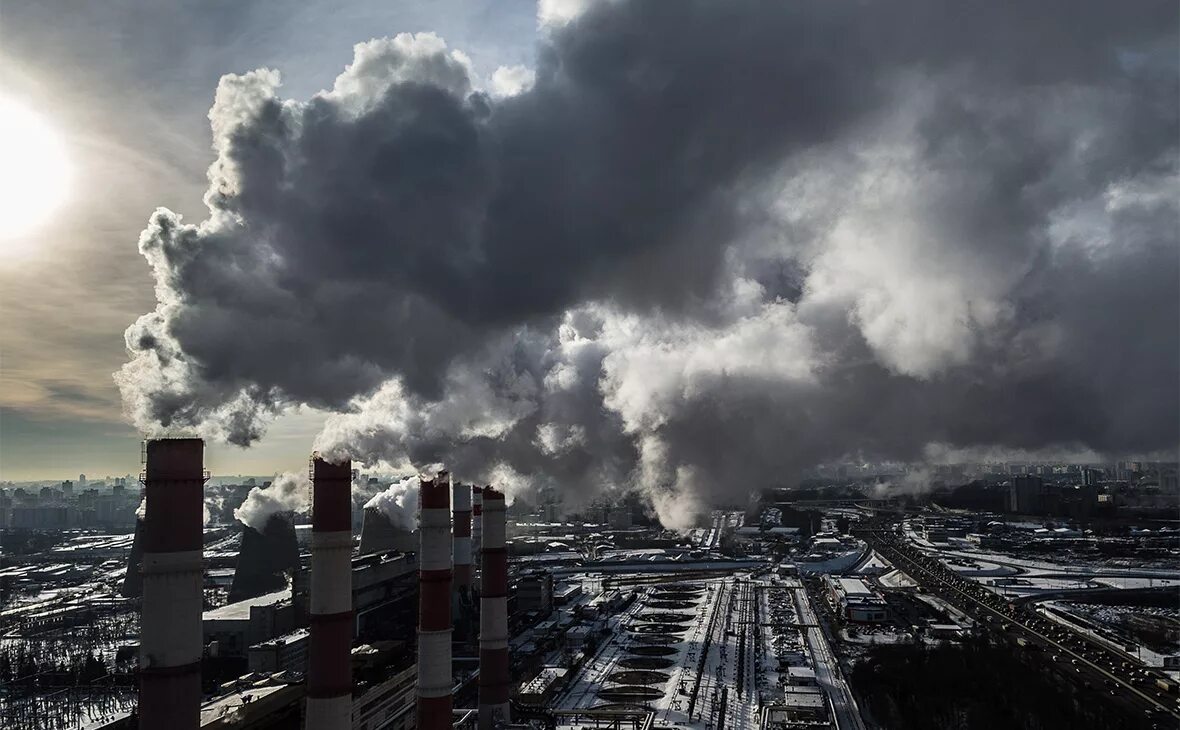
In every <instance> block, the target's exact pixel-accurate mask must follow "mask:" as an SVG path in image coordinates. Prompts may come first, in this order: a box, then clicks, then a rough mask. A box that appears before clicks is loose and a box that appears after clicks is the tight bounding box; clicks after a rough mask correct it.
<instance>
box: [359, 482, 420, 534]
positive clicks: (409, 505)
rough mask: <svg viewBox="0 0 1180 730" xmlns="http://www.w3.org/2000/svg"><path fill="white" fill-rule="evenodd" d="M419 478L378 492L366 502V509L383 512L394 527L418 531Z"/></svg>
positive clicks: (395, 483)
mask: <svg viewBox="0 0 1180 730" xmlns="http://www.w3.org/2000/svg"><path fill="white" fill-rule="evenodd" d="M418 487H419V481H418V477H407V478H405V479H403V480H401V481H400V482H394V483H393V484H390V485H389V488H388V489H386V490H385V491H384V492H378V493H377V494H376V495H375V496H374V497H373V498H372V499H370V500H369V501H368V502H365V509H368V508H370V507H373V508H375V509H378V510H381V512H382V513H384V514H385V516H386V517H388V518H389V521H390V522H391V523H392V524H393V526H394V527H400V528H401V529H403V530H408V531H410V532H413V531H414V530H416V529H418Z"/></svg>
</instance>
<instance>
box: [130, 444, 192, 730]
mask: <svg viewBox="0 0 1180 730" xmlns="http://www.w3.org/2000/svg"><path fill="white" fill-rule="evenodd" d="M144 452H145V456H146V464H145V466H144V478H143V485H144V496H145V498H146V499H147V513H146V516H145V518H144V545H143V563H142V567H141V571H142V573H143V603H142V608H141V610H142V612H143V613H142V616H141V617H140V628H139V634H140V636H139V727H141V728H167V730H197V729H198V728H199V727H200V725H201V651H202V643H203V637H202V634H201V611H202V608H203V600H202V593H201V588H202V572H203V570H204V544H203V542H202V540H201V532H202V528H203V527H204V509H203V508H204V496H203V494H202V492H203V490H204V484H205V464H204V455H205V442H204V441H202V440H201V439H196V438H184V439H151V440H149V441H147V442H146V443H145V444H144Z"/></svg>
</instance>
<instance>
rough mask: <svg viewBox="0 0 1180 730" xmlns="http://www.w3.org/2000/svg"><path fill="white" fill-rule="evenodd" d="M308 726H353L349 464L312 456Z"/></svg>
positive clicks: (330, 729)
mask: <svg viewBox="0 0 1180 730" xmlns="http://www.w3.org/2000/svg"><path fill="white" fill-rule="evenodd" d="M311 494H312V504H311V611H310V614H311V636H310V637H309V638H308V651H307V713H306V714H307V725H306V727H307V730H337V729H338V728H348V727H351V726H352V523H351V516H352V462H350V461H347V460H345V461H344V462H343V463H340V464H333V463H331V462H328V461H325V460H323V459H321V458H320V456H319V454H312V456H311Z"/></svg>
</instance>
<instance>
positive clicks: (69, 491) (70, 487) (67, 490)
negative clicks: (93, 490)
mask: <svg viewBox="0 0 1180 730" xmlns="http://www.w3.org/2000/svg"><path fill="white" fill-rule="evenodd" d="M61 493H62V494H64V495H65V496H67V497H72V496H74V483H73V482H71V481H70V480H69V479H67V480H65V481H64V482H62V483H61Z"/></svg>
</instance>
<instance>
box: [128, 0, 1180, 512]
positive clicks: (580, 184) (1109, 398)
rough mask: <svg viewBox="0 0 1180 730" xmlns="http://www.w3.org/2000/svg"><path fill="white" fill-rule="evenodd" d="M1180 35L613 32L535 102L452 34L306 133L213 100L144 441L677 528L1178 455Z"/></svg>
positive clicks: (786, 14) (828, 11)
mask: <svg viewBox="0 0 1180 730" xmlns="http://www.w3.org/2000/svg"><path fill="white" fill-rule="evenodd" d="M545 5H554V4H553V3H546V4H545ZM543 10H544V8H543ZM558 15H559V14H558ZM1176 21H1177V10H1176V8H1175V6H1174V4H1172V3H1164V2H1159V3H1153V2H1143V3H1134V4H1131V5H1130V6H1126V5H1125V4H1124V5H1120V6H1118V7H1115V6H1114V5H1112V4H1106V3H1086V2H1083V3H1077V2H1044V3H1035V4H1019V3H987V4H975V5H971V6H961V5H955V4H948V3H942V2H932V1H931V2H926V1H924V0H911V1H909V2H903V3H883V2H869V3H861V4H851V3H826V2H799V3H776V4H766V3H756V2H752V1H751V2H741V1H738V2H727V3H712V2H699V3H693V2H684V3H659V2H613V1H607V2H600V3H593V4H591V5H590V7H589V8H588V9H586V10H585V12H583V13H582V14H581V15H578V16H576V17H573V18H572V19H571V20H568V22H564V24H555V26H554V27H552V28H550V30H549V31H548V32H547V35H546V39H545V41H544V42H543V43H542V44H541V46H540V48H539V50H538V55H537V67H536V69H535V74H534V80H533V83H532V86H531V87H528V86H527V74H526V73H523V72H520V73H516V72H514V74H513V78H514V79H517V80H516V81H513V83H512V84H508V83H507V82H506V81H504V82H503V83H499V84H498V86H501V87H504V88H507V87H511V89H510V91H517V90H519V93H516V94H515V95H509V96H503V95H502V94H504V93H510V92H504V91H503V90H502V89H501V90H500V91H498V92H497V94H496V95H495V96H489V95H488V94H486V93H484V92H482V91H480V90H478V89H476V88H474V84H473V82H472V79H473V78H474V76H473V74H472V72H471V70H470V69H469V68H468V64H467V62H466V58H465V57H464V56H463V55H462V54H461V53H458V52H455V51H451V50H449V49H447V48H446V46H445V45H444V44H443V43H442V41H441V40H439V39H437V38H435V37H434V36H430V35H418V36H398V37H397V38H394V39H385V40H377V41H372V42H369V43H366V44H361V45H359V46H357V49H356V57H355V60H354V62H353V64H352V65H351V66H350V67H349V68H348V69H346V70H345V71H344V73H343V74H342V75H341V76H340V77H339V78H338V79H337V81H336V84H335V86H334V87H333V89H331V90H329V91H326V92H322V93H321V94H319V95H317V96H315V97H313V98H312V99H310V100H308V101H306V102H299V101H293V100H284V99H282V98H281V97H280V96H279V95H278V86H279V78H278V74H277V73H275V72H273V71H255V72H252V73H249V74H245V75H242V76H227V77H225V78H223V79H222V82H221V84H220V86H219V88H218V91H217V97H216V101H215V104H214V107H213V109H212V111H211V112H210V120H211V122H212V129H213V135H214V148H215V151H216V153H217V161H216V162H215V163H214V164H213V166H212V167H211V169H210V187H209V192H208V194H207V197H206V200H207V203H208V205H209V209H210V217H209V218H208V219H207V220H206V221H204V222H203V223H201V224H200V225H191V224H186V223H183V222H182V221H180V220H179V217H178V216H176V215H175V214H173V213H171V212H169V211H166V210H159V211H157V212H156V213H155V214H154V215H153V216H152V219H151V221H150V223H149V226H148V228H147V230H145V232H144V234H143V236H142V237H141V239H140V248H141V250H142V251H143V253H144V255H145V256H146V257H147V259H148V260H149V262H150V263H151V265H152V266H153V270H154V272H155V275H156V280H157V297H158V300H159V306H158V307H157V309H156V311H155V312H153V313H151V314H148V315H145V316H144V317H143V318H141V319H140V321H139V322H137V323H136V324H135V325H133V326H132V327H131V328H129V329H128V332H127V344H128V348H129V350H130V351H131V354H132V360H131V362H130V363H128V365H126V366H125V367H124V368H123V370H122V371H120V373H119V374H117V376H116V377H117V379H118V381H119V383H120V386H121V387H122V390H123V394H124V400H125V403H126V406H127V409H128V412H129V414H130V415H131V417H132V418H133V419H134V420H135V422H136V423H137V424H139V425H140V426H141V427H143V428H144V429H147V430H151V429H159V428H164V429H166V428H173V427H193V426H197V427H200V428H202V429H204V430H205V431H208V432H210V433H212V434H216V435H221V436H223V437H224V438H226V439H228V440H230V441H232V442H235V443H239V444H248V443H250V442H251V441H253V440H255V439H257V438H259V437H260V436H261V435H262V433H263V430H264V424H265V422H266V420H267V419H268V418H269V417H270V416H272V415H273V414H276V413H279V412H281V411H282V410H283V409H285V408H287V407H289V406H291V405H293V404H297V403H304V404H310V405H313V406H316V407H320V408H326V409H331V410H334V411H341V412H342V413H341V415H339V416H336V417H333V418H332V419H331V420H330V422H329V424H328V426H327V427H326V429H325V431H324V433H323V434H321V436H320V439H319V444H318V446H319V448H321V449H323V450H325V451H327V452H330V453H332V452H336V453H340V454H349V455H351V456H353V457H355V458H359V459H362V460H366V461H370V462H372V461H376V460H384V461H387V462H389V463H391V464H397V465H399V466H410V465H414V464H417V465H421V464H425V463H435V462H445V463H446V464H447V465H448V466H450V467H451V468H452V469H453V470H454V471H455V472H456V473H457V474H460V475H461V476H462V477H463V478H464V479H472V480H475V479H480V480H493V479H494V480H497V481H499V482H504V483H508V484H515V485H519V486H521V487H523V486H528V485H537V484H556V485H557V486H559V487H563V488H564V493H565V494H567V495H569V496H570V499H571V500H573V501H576V500H579V499H584V498H588V497H590V496H592V495H595V494H601V493H602V491H603V490H604V489H612V488H619V489H622V488H629V487H634V486H639V487H641V488H642V489H644V490H645V491H646V493H647V494H648V496H649V497H650V498H651V500H652V502H653V504H654V505H655V507H656V509H657V511H658V512H659V513H660V515H661V517H662V518H663V519H664V520H665V522H667V523H668V524H674V525H684V524H687V523H688V522H690V521H691V520H692V519H693V517H694V515H695V514H696V513H697V512H698V511H699V510H700V509H702V508H705V507H706V506H707V505H709V504H711V503H716V502H718V501H722V500H729V501H731V500H732V499H733V498H734V497H735V495H736V496H740V495H743V494H745V493H746V492H750V491H755V490H757V489H760V488H761V487H763V486H766V485H767V484H768V483H790V481H792V479H793V478H794V475H797V474H798V472H799V470H800V469H803V468H806V467H807V466H810V465H812V464H815V463H817V462H821V461H824V460H829V459H832V458H838V457H839V456H840V455H842V454H844V453H848V452H850V451H858V450H859V451H862V452H864V453H866V454H871V455H876V456H880V457H887V458H892V459H902V460H909V459H915V458H921V457H922V455H923V454H924V453H926V451H927V449H929V448H931V445H932V444H934V445H938V446H939V447H940V448H961V447H976V446H978V447H987V448H991V447H1006V448H1013V449H1026V450H1036V449H1044V448H1052V447H1057V446H1060V447H1063V448H1075V449H1092V450H1095V451H1099V452H1122V451H1137V452H1145V451H1155V450H1160V449H1169V450H1171V449H1175V448H1176V445H1177V443H1178V442H1180V426H1178V421H1180V418H1178V413H1177V407H1178V406H1177V404H1178V402H1180V390H1178V389H1180V386H1178V385H1177V381H1178V379H1177V377H1176V376H1177V372H1178V370H1180V355H1178V353H1180V342H1178V340H1180V335H1178V333H1180V314H1178V311H1177V310H1178V305H1177V296H1178V293H1180V283H1178V281H1177V277H1178V271H1180V241H1178V239H1177V203H1176V200H1177V192H1180V185H1178V182H1177V180H1178V172H1177V136H1178V134H1180V124H1178V121H1177V109H1178V108H1180V107H1178V99H1177V76H1178V74H1177V68H1176V61H1175V59H1176V56H1177V37H1176V27H1177V23H1176ZM526 87H527V88H526Z"/></svg>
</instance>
